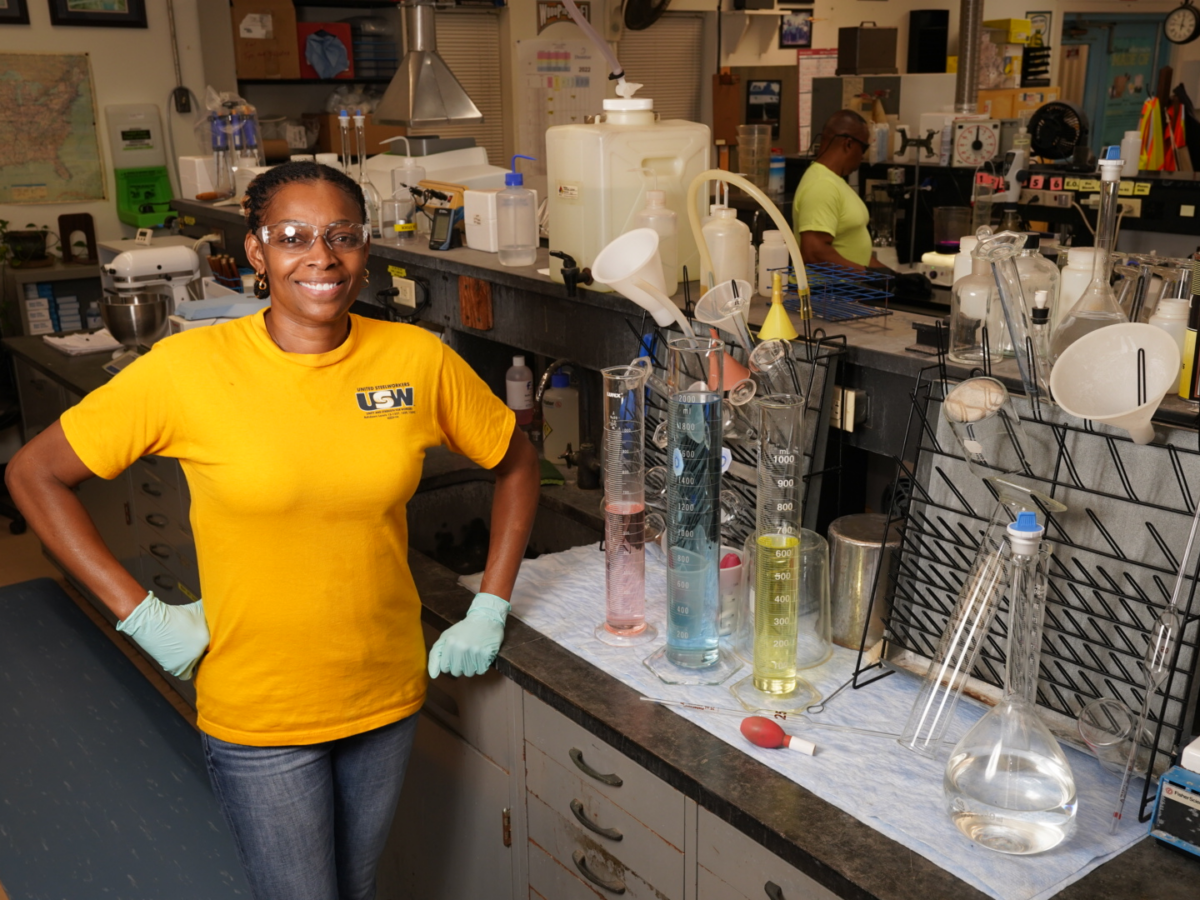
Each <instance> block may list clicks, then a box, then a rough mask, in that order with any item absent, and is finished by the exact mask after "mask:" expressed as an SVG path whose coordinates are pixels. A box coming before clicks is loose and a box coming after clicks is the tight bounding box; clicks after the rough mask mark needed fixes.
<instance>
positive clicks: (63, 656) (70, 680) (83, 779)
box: [0, 578, 250, 900]
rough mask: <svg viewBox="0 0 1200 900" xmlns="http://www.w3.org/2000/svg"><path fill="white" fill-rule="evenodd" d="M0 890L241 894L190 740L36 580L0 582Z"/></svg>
mask: <svg viewBox="0 0 1200 900" xmlns="http://www.w3.org/2000/svg"><path fill="white" fill-rule="evenodd" d="M0 884H3V885H4V889H5V890H6V891H7V892H8V894H9V896H10V898H11V900H43V898H44V900H62V898H76V897H104V898H106V900H151V898H153V900H184V898H204V900H223V898H227V897H249V896H250V889H249V887H248V886H247V885H246V882H245V879H244V878H243V876H242V872H241V868H240V866H239V864H238V860H237V855H236V852H235V850H234V845H233V838H232V837H231V836H230V834H229V831H228V829H227V828H226V826H225V822H224V820H223V819H222V818H221V813H220V810H219V808H218V807H217V802H216V799H215V798H214V797H213V794H212V790H211V789H210V787H209V784H208V775H207V774H206V772H205V768H204V755H203V750H202V748H201V745H200V736H199V735H198V734H197V733H196V731H195V730H193V729H192V727H191V726H190V725H188V723H187V722H185V721H184V720H183V719H182V718H180V716H179V713H177V712H176V711H175V710H174V709H172V708H171V705H170V704H169V703H167V701H166V700H165V699H164V698H163V697H162V696H161V695H160V694H159V693H158V692H157V691H156V690H155V689H154V688H153V687H152V686H151V685H150V683H149V682H148V681H146V679H145V677H144V676H142V674H141V673H140V672H138V670H137V668H136V667H135V666H134V665H133V663H131V662H130V661H129V660H128V659H126V658H125V656H123V655H122V654H121V652H120V650H118V649H117V648H116V647H115V646H113V645H112V643H111V642H110V641H109V639H108V638H107V637H105V636H104V635H103V634H102V633H101V632H100V631H99V629H97V628H96V626H95V624H93V623H92V622H91V621H89V619H88V618H87V616H85V615H84V613H83V612H82V611H81V610H80V609H79V608H78V607H77V606H76V605H75V604H74V603H73V602H71V599H70V598H69V597H68V596H67V595H66V594H65V593H64V592H63V590H62V588H61V587H59V585H58V584H56V583H55V582H54V581H52V580H50V579H48V578H42V579H38V580H36V581H28V582H25V583H23V584H18V585H13V586H11V587H6V588H0Z"/></svg>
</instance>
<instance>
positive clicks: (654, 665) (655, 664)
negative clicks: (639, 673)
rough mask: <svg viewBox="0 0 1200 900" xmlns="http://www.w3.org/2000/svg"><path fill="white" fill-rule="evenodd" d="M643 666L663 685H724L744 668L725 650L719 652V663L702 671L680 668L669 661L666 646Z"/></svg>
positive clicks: (685, 667) (643, 663)
mask: <svg viewBox="0 0 1200 900" xmlns="http://www.w3.org/2000/svg"><path fill="white" fill-rule="evenodd" d="M642 665H644V666H645V667H646V668H647V669H649V670H650V671H651V672H653V673H654V674H655V675H657V676H658V679H659V681H661V682H663V684H692V685H697V684H724V683H725V682H726V681H728V680H729V679H730V678H731V677H732V676H733V674H734V673H735V672H737V671H738V670H739V669H741V668H742V661H741V660H740V659H738V658H737V657H736V656H735V655H733V654H732V653H730V652H729V651H728V650H726V649H725V648H723V647H722V648H719V649H718V650H717V661H716V662H714V663H712V664H711V665H708V666H705V667H704V668H702V669H692V668H688V667H687V666H680V665H677V664H676V663H673V662H671V660H669V659H667V648H666V645H663V646H662V647H659V648H658V649H657V650H655V651H654V652H653V653H651V654H650V655H649V656H647V657H646V658H645V659H644V660H642Z"/></svg>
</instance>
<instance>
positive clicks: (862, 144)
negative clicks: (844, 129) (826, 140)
mask: <svg viewBox="0 0 1200 900" xmlns="http://www.w3.org/2000/svg"><path fill="white" fill-rule="evenodd" d="M834 137H840V138H849V139H850V140H852V141H854V143H856V144H858V146H859V147H861V148H862V152H863V153H866V152H867V151H868V150H870V149H871V145H870V144H868V143H867V142H866V141H864V140H863V139H862V138H856V137H855V136H854V135H852V134H835V135H834Z"/></svg>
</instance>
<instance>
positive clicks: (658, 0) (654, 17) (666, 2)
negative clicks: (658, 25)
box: [625, 0, 671, 31]
mask: <svg viewBox="0 0 1200 900" xmlns="http://www.w3.org/2000/svg"><path fill="white" fill-rule="evenodd" d="M670 4H671V0H625V27H626V28H628V29H629V30H630V31H645V30H646V29H647V28H649V27H650V26H651V25H653V24H654V23H655V22H657V21H658V19H659V17H660V16H661V15H662V14H663V13H665V12H666V11H667V7H668V6H670Z"/></svg>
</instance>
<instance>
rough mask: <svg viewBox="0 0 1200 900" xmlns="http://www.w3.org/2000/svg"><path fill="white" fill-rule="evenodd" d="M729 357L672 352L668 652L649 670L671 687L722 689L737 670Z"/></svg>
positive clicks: (720, 348) (711, 348)
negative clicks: (726, 404) (726, 519)
mask: <svg viewBox="0 0 1200 900" xmlns="http://www.w3.org/2000/svg"><path fill="white" fill-rule="evenodd" d="M724 356H725V344H724V342H722V341H719V340H716V339H712V338H677V339H675V340H673V341H671V342H669V343H668V345H667V391H668V394H669V396H668V400H667V429H668V435H667V460H668V463H667V541H666V545H667V644H666V647H665V648H663V649H662V650H660V651H659V652H657V653H655V654H653V655H652V656H651V657H650V658H649V659H647V660H646V664H647V665H648V666H649V667H650V669H651V670H652V671H653V672H654V673H655V674H656V675H658V676H659V677H660V678H662V679H663V680H664V681H668V682H669V683H676V684H688V683H695V684H719V683H720V682H721V681H723V680H724V679H725V678H728V677H729V675H730V674H732V672H733V671H735V670H736V666H735V667H734V668H728V666H722V665H721V653H720V648H719V647H718V639H719V636H720V607H721V597H720V587H719V581H718V565H719V562H720V550H721V501H720V493H721V434H722V407H721V404H722V394H723V392H724V382H723V363H724ZM727 668H728V671H725V669H727Z"/></svg>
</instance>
